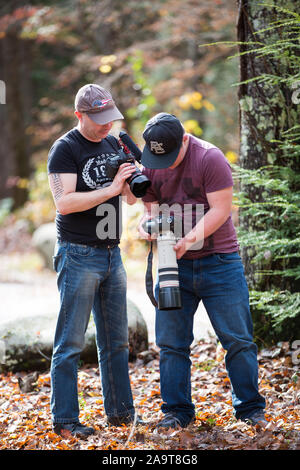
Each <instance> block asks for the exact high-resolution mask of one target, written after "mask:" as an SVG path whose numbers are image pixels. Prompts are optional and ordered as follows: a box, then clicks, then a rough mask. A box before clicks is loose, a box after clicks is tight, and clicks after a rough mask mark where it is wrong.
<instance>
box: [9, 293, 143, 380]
mask: <svg viewBox="0 0 300 470" xmlns="http://www.w3.org/2000/svg"><path fill="white" fill-rule="evenodd" d="M127 309H128V336H129V360H134V359H135V358H136V357H137V355H138V354H139V353H140V352H141V351H144V350H146V349H147V348H148V330H147V325H146V322H145V320H144V318H143V316H142V314H141V312H140V311H139V309H138V308H137V307H136V305H135V304H134V303H133V302H132V301H131V300H128V302H127ZM56 317H57V315H56V313H55V314H48V313H47V314H45V315H32V316H26V317H23V318H22V316H21V315H20V317H19V318H15V319H14V320H12V321H7V322H2V323H0V343H1V344H0V346H1V357H0V362H1V363H2V364H0V370H2V371H13V372H16V371H29V370H39V371H42V370H46V369H49V367H50V361H51V355H52V346H53V338H54V332H55V326H56ZM80 359H81V361H83V362H84V363H96V362H97V350H96V343H95V325H94V321H93V318H92V315H91V319H90V322H89V325H88V329H87V332H86V336H85V347H84V350H83V352H82V354H81V356H80Z"/></svg>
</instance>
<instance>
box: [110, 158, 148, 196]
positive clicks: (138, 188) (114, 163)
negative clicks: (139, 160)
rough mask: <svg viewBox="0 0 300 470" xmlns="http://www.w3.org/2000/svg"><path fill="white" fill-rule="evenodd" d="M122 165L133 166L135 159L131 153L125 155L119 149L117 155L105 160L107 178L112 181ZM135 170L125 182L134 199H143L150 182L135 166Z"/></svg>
mask: <svg viewBox="0 0 300 470" xmlns="http://www.w3.org/2000/svg"><path fill="white" fill-rule="evenodd" d="M122 163H130V164H131V165H133V166H135V158H134V156H133V155H132V154H131V153H125V152H124V150H123V149H120V150H119V151H118V153H117V155H114V156H111V157H108V158H107V160H106V162H105V170H106V175H107V176H108V178H110V179H114V177H115V176H116V174H117V172H118V169H119V167H120V165H122ZM135 168H136V170H135V172H134V173H133V174H132V175H131V176H130V178H128V179H127V180H126V181H127V183H128V184H129V187H130V190H131V192H132V193H133V194H134V195H135V197H143V196H145V194H146V191H147V188H148V187H149V186H150V185H151V182H150V181H149V179H148V178H147V177H146V176H145V175H143V174H142V173H141V171H140V170H139V169H138V168H137V167H136V166H135Z"/></svg>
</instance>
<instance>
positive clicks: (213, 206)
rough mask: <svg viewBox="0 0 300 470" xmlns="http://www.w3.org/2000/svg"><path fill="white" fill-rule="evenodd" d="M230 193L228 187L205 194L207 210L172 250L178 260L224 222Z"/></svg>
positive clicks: (229, 208) (229, 202)
mask: <svg viewBox="0 0 300 470" xmlns="http://www.w3.org/2000/svg"><path fill="white" fill-rule="evenodd" d="M232 193H233V187H232V186H230V187H228V188H225V189H221V190H220V191H215V192H212V193H207V194H206V197H207V200H208V204H209V210H208V211H207V212H206V214H205V215H204V217H202V219H201V220H199V222H198V223H197V224H196V225H195V227H194V228H193V229H192V230H191V231H190V232H189V233H187V235H186V236H185V237H184V238H182V239H181V240H179V241H178V242H177V243H176V245H175V247H174V249H175V251H176V256H177V258H178V259H180V258H181V257H182V256H183V255H184V253H185V252H186V251H187V250H189V249H190V248H191V247H192V246H193V245H194V244H195V243H197V242H199V241H201V240H204V239H205V238H207V237H209V236H210V235H211V234H212V233H214V232H215V231H216V230H218V228H219V227H221V225H223V224H224V223H225V222H226V220H227V219H228V217H229V216H230V213H231V206H232Z"/></svg>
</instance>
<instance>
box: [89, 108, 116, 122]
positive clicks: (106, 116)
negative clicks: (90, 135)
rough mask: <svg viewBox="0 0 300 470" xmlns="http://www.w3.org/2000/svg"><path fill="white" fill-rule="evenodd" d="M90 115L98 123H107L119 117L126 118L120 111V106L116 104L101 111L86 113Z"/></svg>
mask: <svg viewBox="0 0 300 470" xmlns="http://www.w3.org/2000/svg"><path fill="white" fill-rule="evenodd" d="M86 114H87V115H88V117H89V118H90V119H91V120H92V121H94V122H95V123H96V124H107V123H108V122H111V121H118V120H119V119H124V116H123V114H121V113H120V111H119V110H118V108H117V107H116V106H114V107H113V108H109V109H105V110H103V111H100V112H99V113H86Z"/></svg>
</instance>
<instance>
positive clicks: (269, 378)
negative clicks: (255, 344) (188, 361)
mask: <svg viewBox="0 0 300 470" xmlns="http://www.w3.org/2000/svg"><path fill="white" fill-rule="evenodd" d="M191 358H192V395H193V402H194V403H195V407H196V420H195V422H194V423H193V424H191V425H190V426H189V427H188V428H185V429H180V430H174V429H168V430H165V431H159V432H158V431H157V430H156V429H155V425H156V423H157V422H158V420H159V419H160V418H161V417H162V413H161V411H160V406H161V397H160V385H159V384H160V382H159V360H158V350H157V348H156V347H155V346H154V345H150V347H149V350H148V352H147V353H142V354H141V355H140V358H138V359H137V360H136V362H134V363H130V364H129V368H130V377H131V385H132V391H133V395H134V401H135V406H136V410H137V413H138V414H139V415H141V416H142V418H143V419H144V420H145V422H146V423H147V424H145V425H143V426H135V425H129V426H121V427H107V426H106V419H105V414H104V410H103V401H102V394H101V385H100V378H99V371H98V367H97V365H90V366H85V367H83V368H80V369H79V374H78V394H79V404H80V420H81V421H82V422H83V423H85V424H87V425H90V426H93V427H94V428H95V430H96V433H95V434H94V435H92V436H90V437H89V438H87V439H85V440H83V439H77V438H74V437H72V436H71V435H70V433H69V432H66V433H65V434H64V435H63V436H58V435H56V434H55V433H54V432H53V430H52V426H51V418H50V375H49V371H46V372H44V373H41V374H40V375H39V377H38V379H37V381H36V383H35V384H33V386H32V387H31V386H30V385H29V387H27V388H26V390H27V391H26V392H25V391H24V390H25V389H24V384H26V377H28V374H25V373H15V374H13V373H7V374H1V375H0V450H4V449H6V450H7V449H10V450H12V449H13V450H19V449H22V450H94V451H96V450H175V449H176V450H179V449H183V450H192V451H198V450H199V451H200V450H300V391H299V376H298V375H297V374H298V366H297V365H293V360H292V358H293V352H292V351H291V350H290V349H289V345H288V344H287V343H283V344H282V345H279V346H277V347H274V348H272V349H268V350H263V351H260V353H259V365H260V392H261V393H262V394H263V395H264V396H265V398H266V401H267V408H266V417H267V420H268V425H267V426H266V427H265V428H259V427H258V426H256V427H254V426H250V425H248V424H246V423H244V422H241V421H239V420H236V419H235V418H234V416H233V412H232V406H231V394H230V382H229V379H228V377H227V373H226V369H225V366H224V351H223V349H222V348H220V346H219V345H217V344H216V343H215V341H214V340H212V341H206V340H202V341H199V342H197V343H196V344H194V346H193V348H192V354H191ZM20 377H21V378H22V381H20V380H19V378H20Z"/></svg>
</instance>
